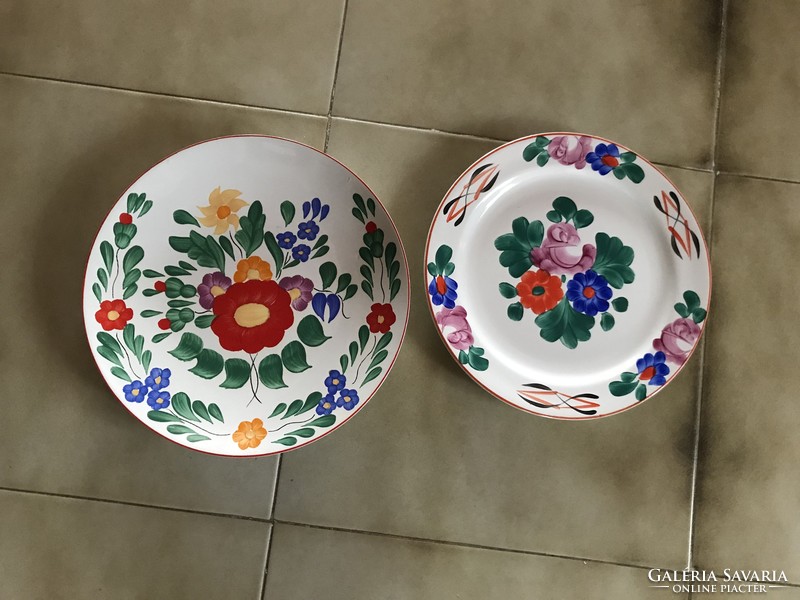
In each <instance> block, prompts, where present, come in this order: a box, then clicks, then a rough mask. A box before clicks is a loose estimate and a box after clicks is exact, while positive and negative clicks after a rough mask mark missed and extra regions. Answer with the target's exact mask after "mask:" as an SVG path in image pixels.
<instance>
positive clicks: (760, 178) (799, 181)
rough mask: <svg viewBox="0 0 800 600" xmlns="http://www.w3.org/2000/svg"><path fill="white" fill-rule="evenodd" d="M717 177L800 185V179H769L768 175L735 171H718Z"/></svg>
mask: <svg viewBox="0 0 800 600" xmlns="http://www.w3.org/2000/svg"><path fill="white" fill-rule="evenodd" d="M716 173H717V175H732V176H734V177H744V178H747V179H758V180H760V181H776V182H778V183H793V184H795V185H797V184H799V183H800V179H785V178H783V177H768V176H766V175H752V174H750V173H736V172H735V171H717V172H716Z"/></svg>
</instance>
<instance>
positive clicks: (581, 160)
mask: <svg viewBox="0 0 800 600" xmlns="http://www.w3.org/2000/svg"><path fill="white" fill-rule="evenodd" d="M522 158H524V159H525V160H526V161H528V162H531V161H533V160H535V161H536V164H537V165H539V166H540V167H543V166H545V165H546V164H547V163H548V162H549V161H550V159H551V158H553V159H554V162H557V163H559V164H561V165H563V166H572V167H575V168H576V169H583V168H584V167H585V166H586V165H587V164H588V165H590V167H591V169H592V171H594V172H595V173H597V174H598V175H608V174H609V173H613V174H614V177H616V178H617V179H626V178H627V179H629V180H630V181H632V182H633V183H641V182H642V181H643V180H644V170H643V169H642V167H640V166H639V165H638V164H636V158H637V156H636V154H634V153H633V152H630V151H626V152H620V149H619V146H617V145H616V144H613V143H611V142H598V143H597V144H595V145H594V147H592V138H590V137H588V136H584V135H581V136H578V135H569V134H560V135H556V136H553V137H552V138H548V137H547V136H544V135H540V136H537V137H536V138H535V139H534V140H533V141H532V142H531V143H530V144H528V145H527V146H526V147H525V149H524V150H523V151H522Z"/></svg>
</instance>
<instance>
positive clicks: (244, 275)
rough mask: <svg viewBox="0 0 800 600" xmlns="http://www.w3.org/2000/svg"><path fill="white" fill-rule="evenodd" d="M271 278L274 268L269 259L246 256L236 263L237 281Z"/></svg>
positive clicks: (235, 276)
mask: <svg viewBox="0 0 800 600" xmlns="http://www.w3.org/2000/svg"><path fill="white" fill-rule="evenodd" d="M270 279H272V268H271V267H270V266H269V263H268V262H267V261H265V260H263V259H261V258H259V257H258V256H251V257H249V258H244V259H242V260H240V261H239V262H238V263H236V273H234V274H233V280H234V281H235V282H236V283H242V282H243V281H269V280H270ZM229 281H230V280H229ZM206 308H208V307H206Z"/></svg>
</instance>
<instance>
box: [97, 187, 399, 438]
mask: <svg viewBox="0 0 800 600" xmlns="http://www.w3.org/2000/svg"><path fill="white" fill-rule="evenodd" d="M353 200H354V202H355V208H353V209H352V214H353V215H354V216H355V217H356V218H357V219H358V220H360V221H361V223H363V224H364V225H365V231H366V233H365V234H364V240H363V241H364V247H362V248H359V252H358V254H359V256H360V258H361V259H362V260H363V261H364V263H365V265H364V267H362V268H361V274H362V275H363V276H364V278H365V279H364V281H362V282H361V285H360V286H359V285H358V283H356V282H353V276H352V275H351V274H350V273H344V272H342V273H339V272H338V269H337V266H336V264H335V263H334V262H331V261H327V262H324V263H322V264H321V265H319V280H317V279H316V277H315V276H314V275H311V276H305V275H299V274H294V273H290V272H289V271H290V270H291V269H293V268H295V267H298V266H299V265H301V264H302V263H306V262H308V261H312V260H313V259H315V258H317V257H320V256H323V255H325V254H327V253H328V252H329V250H330V248H329V246H328V245H327V243H328V238H329V236H328V235H325V234H323V233H322V226H321V224H324V222H325V219H326V218H327V216H328V214H329V212H330V206H329V205H327V204H323V203H322V201H321V200H320V199H319V198H313V199H312V200H310V201H307V202H303V203H302V219H297V221H301V222H300V223H299V224H297V225H296V227H297V228H296V233H295V229H294V226H293V222H295V216H296V213H299V212H300V210H299V209H298V208H296V207H295V205H294V204H293V203H292V202H290V201H288V200H287V201H284V202H282V203H281V204H280V216H281V217H282V219H283V223H284V225H285V227H286V228H288V230H286V231H284V232H283V233H278V234H277V235H275V234H273V233H272V232H271V231H269V230H267V229H266V223H267V220H266V215H265V214H264V210H263V206H262V204H261V202H259V201H254V202H253V203H252V204H249V209H248V210H247V214H246V215H244V214H243V215H241V216H239V215H237V214H236V213H237V211H239V210H240V209H242V208H243V207H244V206H248V204H247V203H246V202H245V201H244V200H242V199H241V198H239V192H238V191H236V190H225V191H222V190H220V189H219V188H218V189H216V190H214V191H213V192H212V193H211V195H210V197H209V206H207V207H203V208H201V210H202V211H203V217H202V219H200V221H198V219H197V218H196V217H195V216H193V215H192V214H190V213H189V212H187V211H184V210H176V211H174V213H173V220H174V221H175V222H176V223H177V224H179V225H185V226H187V227H189V228H191V227H198V226H199V225H201V224H202V225H205V226H208V227H214V228H215V229H214V231H213V233H212V235H200V234H198V233H197V232H196V231H195V230H192V229H190V230H189V231H188V235H187V236H186V237H181V236H171V237H170V238H169V245H170V247H171V248H172V249H173V250H174V251H175V252H177V253H178V254H180V255H183V256H182V257H181V260H177V261H176V263H177V264H169V265H164V266H162V267H157V269H158V270H156V269H151V268H145V269H141V267H140V266H139V263H141V262H142V260H143V259H144V250H143V248H141V247H139V246H136V245H133V244H132V241H133V239H134V238H135V236H136V233H137V225H134V222H135V220H136V219H138V218H140V217H141V216H142V215H144V214H145V213H146V212H147V211H148V210H149V209H150V207H151V206H152V204H153V203H152V201H151V200H147V199H146V195H145V194H130V195H129V197H128V206H127V208H128V210H127V211H126V212H125V213H123V214H122V215H121V216H120V218H119V221H118V222H115V223H114V225H113V230H114V239H113V245H112V243H111V242H110V241H107V240H104V241H102V242H101V243H100V248H99V251H100V255H101V258H102V261H103V267H102V268H101V269H99V270H98V275H97V281H96V282H95V283H93V284H92V288H91V289H92V292H93V293H94V295H95V296H96V297H97V300H98V302H99V303H100V310H99V311H98V313H97V315H96V319H97V321H98V323H100V324H101V325H103V330H104V331H101V332H99V333H98V334H97V340H98V342H100V345H99V346H98V347H97V354H98V355H99V356H101V357H102V358H104V359H105V360H107V361H108V362H109V363H111V366H110V372H111V374H112V375H114V376H115V377H118V378H119V379H122V380H124V381H125V384H124V385H123V386H122V387H121V395H123V396H124V398H125V400H126V401H127V402H131V403H133V404H144V403H145V401H146V406H145V411H146V416H147V419H149V420H150V421H152V422H153V423H156V424H164V425H163V426H164V427H165V428H166V430H167V433H169V434H172V435H174V436H186V437H185V440H186V441H187V442H188V443H190V444H195V443H200V442H205V441H209V440H211V439H212V437H211V436H224V437H225V438H227V439H229V440H230V439H232V440H233V443H235V444H236V445H238V447H239V448H240V449H241V450H248V449H252V448H256V447H258V446H259V444H261V442H262V441H263V440H264V439H266V438H267V429H266V426H265V425H264V423H265V420H267V419H269V420H272V419H275V420H277V421H278V422H280V421H282V420H283V419H288V418H290V417H293V418H295V419H299V420H297V421H291V422H287V421H283V423H282V424H281V425H280V426H276V429H283V427H284V426H287V425H290V426H294V427H293V428H292V429H288V430H286V431H284V432H283V433H282V434H281V435H280V436H276V438H275V439H274V440H271V443H273V444H275V445H276V446H277V447H280V446H285V447H288V446H293V445H295V444H297V443H298V441H299V440H301V439H307V438H309V437H312V436H314V435H315V434H317V433H319V432H320V431H322V430H323V429H325V428H329V427H331V426H332V425H334V423H336V421H337V414H336V411H340V412H342V411H351V410H353V409H354V408H355V407H356V406H357V404H358V403H359V402H360V396H359V391H360V390H362V391H363V386H365V385H366V384H368V383H369V382H370V381H373V380H374V379H376V378H377V377H379V376H380V375H381V373H382V372H383V370H384V368H385V367H384V366H383V363H384V361H385V360H386V359H387V358H388V357H389V355H390V351H389V349H387V346H388V345H389V344H390V343H391V342H392V338H393V335H392V332H391V327H392V325H393V324H394V323H395V322H396V320H397V317H396V315H395V312H394V307H393V305H392V301H393V300H394V298H395V296H396V295H397V294H398V292H399V291H400V287H401V280H400V278H399V270H400V266H401V265H400V262H399V261H398V260H396V257H397V253H398V247H397V245H396V243H395V242H392V241H389V242H388V243H385V242H384V231H383V230H382V229H381V228H380V227H379V226H378V224H377V223H376V222H375V220H372V219H375V218H376V202H375V200H373V199H372V198H366V199H364V198H362V197H361V196H359V195H358V194H354V195H353ZM211 209H214V210H213V211H212V210H211ZM220 209H222V210H220ZM228 211H229V212H228ZM270 222H274V221H270ZM231 227H233V230H235V234H234V231H229V230H230V229H231ZM298 239H301V240H305V241H306V242H308V243H307V244H306V243H303V244H298V243H297V241H298ZM312 244H313V245H312ZM260 248H266V252H268V253H269V256H270V257H271V258H272V261H270V262H267V261H266V260H265V259H264V258H262V257H261V256H259V254H261V255H262V256H264V253H263V252H260V253H259V252H258V251H259V249H260ZM237 255H238V256H237ZM203 268H205V269H206V270H205V271H203V270H202V269H203ZM198 271H199V272H198ZM226 273H228V274H230V277H229V276H228V275H226ZM282 274H285V275H284V276H283V277H282ZM142 275H144V276H145V277H148V278H151V279H152V280H153V283H152V287H145V286H142V289H139V286H138V285H137V281H138V280H139V278H140V277H141V276H142ZM198 280H200V281H199V283H198ZM117 281H119V282H122V288H118V289H121V290H122V292H123V297H122V299H116V298H114V284H115V283H116V282H117ZM195 286H196V287H195ZM373 286H374V287H375V289H374V290H373ZM359 288H360V289H361V290H363V292H364V293H365V294H366V295H368V296H369V297H370V299H372V300H373V301H374V303H373V306H372V309H371V310H370V312H369V313H368V314H367V315H366V316H360V318H359V320H361V319H365V320H366V323H364V324H363V325H361V327H360V328H359V329H358V338H357V340H356V341H354V342H353V343H351V344H350V345H349V346H348V347H347V348H346V350H347V352H346V353H345V354H344V355H342V356H341V357H340V358H339V366H340V369H336V370H330V371H328V376H327V377H326V378H325V380H324V382H323V381H320V382H319V384H320V385H319V387H318V389H317V390H313V391H311V392H310V393H308V395H307V396H306V398H305V400H300V399H297V400H294V401H292V402H291V403H289V404H287V403H278V404H277V405H276V406H274V407H273V410H272V412H271V413H268V414H269V416H268V417H266V419H265V420H261V419H253V420H251V421H242V423H240V425H239V427H238V429H237V430H236V431H234V432H231V428H228V429H227V431H224V433H223V432H220V430H221V429H222V430H225V428H226V427H227V425H226V424H225V419H224V417H223V414H222V410H221V409H220V407H219V406H218V405H216V404H214V403H205V402H203V401H202V400H200V399H191V398H189V397H188V395H187V394H186V393H184V392H182V391H172V390H170V389H169V387H170V384H171V383H172V384H173V387H177V386H174V382H173V381H171V379H172V378H173V374H172V373H171V372H170V369H166V368H159V367H155V368H152V369H151V368H150V362H151V360H152V353H151V351H150V350H149V349H148V348H147V346H146V342H145V339H144V337H143V336H142V335H137V334H136V332H135V329H134V325H133V323H131V322H130V320H131V319H132V318H133V316H134V314H133V311H132V310H131V309H130V308H128V307H127V306H126V305H125V299H126V298H128V297H129V296H131V295H133V294H136V293H137V292H138V293H140V294H142V295H143V296H145V297H151V296H157V295H159V294H161V295H163V297H164V299H163V300H162V302H164V303H165V304H166V306H153V307H152V308H150V307H148V308H147V309H146V310H142V311H141V315H140V316H141V317H142V318H151V317H156V318H157V323H156V324H157V327H158V329H159V330H160V332H159V333H156V334H155V335H153V337H152V343H154V344H157V343H160V342H161V341H162V340H164V339H167V337H169V336H171V335H172V334H173V333H175V332H178V331H181V330H182V329H184V328H190V327H194V328H196V329H198V330H199V329H204V328H209V327H210V328H211V331H212V332H213V333H214V334H215V336H216V339H215V340H213V342H212V343H209V342H208V337H207V336H203V337H201V336H199V335H197V334H195V333H192V332H184V333H182V334H181V337H180V341H179V342H178V343H177V345H176V346H173V347H172V348H171V349H170V350H169V354H170V355H171V356H172V357H173V358H174V359H177V360H179V361H187V362H188V361H191V363H192V365H191V368H190V369H188V372H189V373H192V374H193V375H194V376H198V377H202V378H204V379H208V380H211V379H215V378H217V377H219V379H217V381H218V382H219V385H220V387H223V388H226V389H238V388H244V387H245V386H247V385H248V383H249V388H250V390H249V391H250V393H251V395H250V396H249V398H248V400H249V402H257V403H262V402H263V401H262V397H263V396H262V397H259V389H263V388H261V387H260V386H265V387H266V388H269V389H280V388H285V387H287V383H286V382H285V381H284V379H286V380H287V381H288V378H289V377H291V376H292V375H293V374H295V373H301V372H303V371H305V370H306V369H309V368H310V367H311V365H310V364H309V359H310V358H312V356H314V355H313V354H311V353H309V352H308V349H309V348H316V347H318V346H321V345H322V344H324V343H325V342H326V341H327V340H329V339H330V336H329V335H326V331H325V330H324V329H323V325H324V323H325V320H324V319H323V318H322V317H323V315H324V316H326V317H327V319H328V321H330V320H332V319H333V318H334V317H335V316H337V315H339V314H341V315H343V318H345V319H348V318H350V317H349V316H348V315H346V314H345V310H346V302H347V300H349V299H350V298H352V297H353V296H354V295H355V294H357V293H359ZM315 290H316V291H317V293H316V294H315V293H314V292H315ZM381 294H382V296H381ZM156 300H158V299H156ZM315 303H316V304H315ZM309 304H311V305H314V306H315V312H316V313H317V314H319V318H318V317H317V316H316V315H315V314H310V311H309V314H306V315H305V316H304V317H303V318H302V319H299V322H298V319H296V318H295V312H298V313H299V312H301V311H304V310H306V309H307V307H308V306H309ZM348 306H349V305H348ZM290 328H291V333H292V335H291V337H290V338H289V336H288V335H287V332H288V331H290ZM112 329H113V330H114V331H117V330H119V331H120V332H121V335H116V334H115V335H111V334H109V333H106V332H107V331H111V330H112ZM286 338H289V340H288V341H287V339H286ZM215 346H216V347H215ZM265 348H276V350H275V351H273V352H265V353H264V354H262V355H261V356H260V357H259V356H258V354H257V353H259V352H260V351H261V350H263V349H265ZM220 349H221V350H225V351H227V352H229V353H230V352H244V353H247V354H246V355H245V356H244V357H231V356H229V355H224V354H223V353H222V352H221V350H220ZM218 350H219V351H218ZM348 369H350V371H348ZM179 375H180V377H183V376H184V373H183V372H181V373H180V374H179ZM346 386H348V387H346ZM229 436H230V437H229Z"/></svg>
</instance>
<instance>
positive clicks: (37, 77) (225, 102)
mask: <svg viewBox="0 0 800 600" xmlns="http://www.w3.org/2000/svg"><path fill="white" fill-rule="evenodd" d="M0 75H5V76H7V77H19V78H21V79H32V80H34V81H47V82H49V83H63V84H65V85H76V86H80V87H87V88H93V89H98V90H108V91H112V92H124V93H128V94H136V95H141V96H155V97H160V98H169V99H171V100H187V101H189V102H200V103H203V104H215V105H219V106H227V107H231V108H251V109H257V110H269V111H272V112H277V113H284V114H288V115H294V116H303V117H318V118H323V119H324V118H325V115H323V114H320V113H314V112H308V111H303V110H289V109H286V108H277V107H274V106H259V105H258V104H247V103H245V102H231V101H228V100H214V99H211V98H195V97H193V96H182V95H180V94H170V93H169V92H154V91H150V90H134V89H130V88H124V87H118V86H113V85H106V84H102V83H91V82H86V81H75V80H74V79H60V78H58V77H47V76H44V75H28V74H25V73H12V72H10V71H0Z"/></svg>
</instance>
